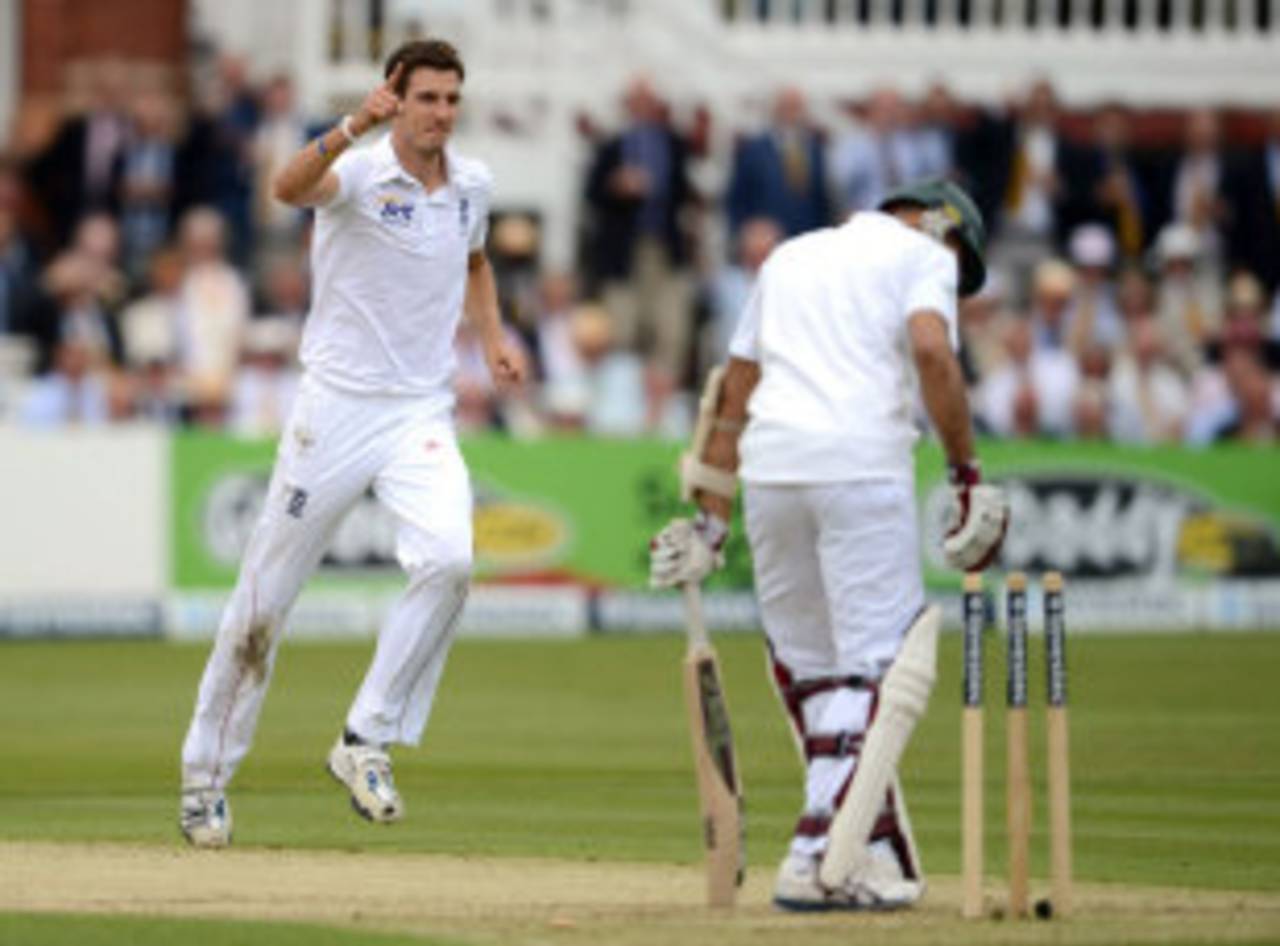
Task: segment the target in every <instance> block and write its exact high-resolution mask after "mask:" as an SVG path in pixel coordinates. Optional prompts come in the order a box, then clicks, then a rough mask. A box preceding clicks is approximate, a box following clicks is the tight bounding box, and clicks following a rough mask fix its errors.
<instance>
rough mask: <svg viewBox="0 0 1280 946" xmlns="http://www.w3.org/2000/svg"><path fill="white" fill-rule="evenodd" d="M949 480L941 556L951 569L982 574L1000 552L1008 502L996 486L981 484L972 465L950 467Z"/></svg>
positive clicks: (977, 469)
mask: <svg viewBox="0 0 1280 946" xmlns="http://www.w3.org/2000/svg"><path fill="white" fill-rule="evenodd" d="M949 479H950V481H951V491H952V496H951V506H950V507H949V508H948V510H947V528H946V535H945V537H944V538H943V540H942V551H943V554H944V555H945V556H946V559H947V564H948V565H950V566H951V567H952V568H957V569H960V570H962V571H982V570H983V569H984V568H986V567H988V566H989V565H990V564H991V563H992V562H993V561H995V558H996V556H997V555H998V554H999V553H1000V545H1001V543H1003V542H1004V534H1005V531H1006V530H1007V529H1008V528H1009V501H1008V499H1006V498H1005V495H1004V490H1002V489H1000V487H998V486H988V485H985V484H983V482H982V470H981V469H980V468H979V466H978V464H977V463H976V462H971V463H964V464H960V465H957V466H953V467H951V470H950V475H949Z"/></svg>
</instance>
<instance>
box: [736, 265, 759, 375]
mask: <svg viewBox="0 0 1280 946" xmlns="http://www.w3.org/2000/svg"><path fill="white" fill-rule="evenodd" d="M761 282H762V280H760V279H757V280H756V284H755V285H754V286H753V287H752V288H751V295H750V296H748V297H747V304H746V305H745V306H743V308H742V314H741V315H740V316H739V317H738V325H737V328H735V329H734V330H733V338H732V339H730V341H729V354H730V355H732V356H733V357H734V358H745V359H746V360H748V361H759V360H760V309H761V306H762V297H763V296H764V292H763V290H761V288H760V284H761Z"/></svg>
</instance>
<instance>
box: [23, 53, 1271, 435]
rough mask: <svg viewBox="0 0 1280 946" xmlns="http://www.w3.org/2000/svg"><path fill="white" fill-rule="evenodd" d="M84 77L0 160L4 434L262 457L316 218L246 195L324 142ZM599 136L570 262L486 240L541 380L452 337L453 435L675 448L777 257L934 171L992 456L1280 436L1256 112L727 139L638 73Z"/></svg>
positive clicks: (269, 101) (1052, 102) (290, 95)
mask: <svg viewBox="0 0 1280 946" xmlns="http://www.w3.org/2000/svg"><path fill="white" fill-rule="evenodd" d="M80 74H81V75H82V76H85V77H86V78H84V79H83V81H81V82H80V83H79V84H78V85H77V87H76V88H75V89H73V90H72V92H73V93H74V94H72V95H71V99H72V107H71V108H70V109H69V111H68V116H67V117H66V118H64V119H62V120H61V121H60V122H59V123H58V124H57V126H56V127H54V128H51V129H50V131H49V133H48V134H47V135H45V136H44V138H43V140H41V141H39V142H38V143H37V144H36V145H34V146H32V145H24V146H23V147H20V148H16V149H12V148H11V149H10V151H9V153H8V155H7V156H5V157H0V421H5V422H11V423H18V424H23V425H28V426H32V427H56V426H60V425H66V424H93V423H111V422H120V421H128V420H136V419H147V420H156V421H161V422H165V423H170V424H174V425H190V426H198V427H212V428H219V429H227V430H231V431H234V432H236V433H243V434H246V435H270V434H272V433H275V432H277V431H278V430H279V428H280V426H281V424H282V422H283V419H284V417H285V416H286V415H287V411H288V406H289V403H290V399H291V397H292V394H293V391H294V389H295V387H296V384H297V379H298V372H299V367H298V365H297V349H298V341H299V338H300V334H301V331H302V327H303V323H304V320H305V318H306V312H307V307H308V301H309V300H308V295H309V275H308V271H307V256H306V252H307V251H306V246H307V241H308V232H309V226H310V221H309V219H308V217H307V215H305V214H302V213H299V212H297V211H295V210H293V209H291V208H288V207H285V206H283V205H281V204H278V203H276V202H273V201H272V200H271V198H270V196H269V194H270V188H269V187H268V185H267V182H269V181H270V179H271V177H272V175H273V174H274V173H275V171H276V170H277V169H278V168H279V167H280V166H281V165H282V163H283V162H284V161H286V160H287V159H288V158H289V156H290V155H292V154H293V152H294V151H295V150H296V149H297V148H299V147H300V146H301V145H302V144H303V143H304V142H306V141H307V140H308V138H309V137H310V136H311V135H312V134H314V133H316V131H317V130H318V128H319V127H323V126H322V125H315V124H312V123H311V122H310V121H309V120H308V117H307V116H304V115H303V114H301V112H300V110H299V108H298V106H297V103H296V100H295V96H294V89H293V87H292V84H291V82H290V80H289V79H288V78H287V77H284V76H276V77H272V78H270V79H267V80H265V81H253V80H251V78H250V73H249V70H248V69H247V68H246V65H245V63H244V62H243V61H241V60H239V59H237V58H235V57H223V58H221V59H220V60H219V61H218V67H217V69H216V70H215V71H214V72H213V73H211V75H210V76H208V77H207V78H208V81H206V82H204V83H200V84H198V91H197V92H196V93H195V94H193V95H191V96H190V97H189V99H190V100H189V101H188V100H185V99H184V98H181V97H179V96H176V95H173V94H170V93H169V92H168V91H166V88H165V85H164V83H161V82H156V81H154V79H153V78H152V77H150V76H149V75H148V74H147V73H145V72H140V71H137V70H131V68H130V67H129V66H128V65H127V64H124V63H120V62H114V61H108V62H100V63H94V64H91V65H90V66H89V67H87V68H85V69H82V70H81V73H80ZM623 111H624V119H623V121H622V122H621V124H620V125H619V126H617V127H612V128H610V129H608V130H604V129H602V128H600V127H598V126H597V125H596V124H595V123H594V122H593V120H592V119H590V118H588V117H586V116H583V117H582V118H581V120H580V122H579V130H580V131H581V134H582V136H583V154H584V162H583V165H582V168H581V170H580V171H578V172H575V171H573V169H568V170H567V171H566V173H579V174H580V175H581V178H582V180H581V188H580V194H581V203H582V206H581V213H580V215H579V216H580V234H579V239H578V250H577V254H576V261H575V264H574V265H573V266H572V267H571V268H569V269H560V268H552V267H549V266H547V265H546V264H545V262H544V252H543V247H542V236H541V230H540V225H539V224H540V221H539V220H538V218H537V215H536V214H526V213H518V212H509V213H499V214H497V215H496V216H495V218H494V220H493V222H492V227H491V231H490V256H491V259H492V260H493V263H494V266H495V270H496V273H497V276H498V281H499V290H500V294H501V297H502V301H503V306H504V311H505V315H506V316H507V318H508V320H509V323H510V325H511V331H512V332H513V333H514V334H516V335H518V336H519V338H520V340H521V341H522V342H523V344H524V345H525V346H526V348H527V350H528V351H529V353H530V356H531V359H532V362H533V364H534V365H535V371H534V378H533V379H532V381H531V382H530V384H529V385H528V386H527V387H526V388H525V389H523V390H521V391H518V392H514V393H510V394H499V392H497V391H495V390H494V388H493V386H492V384H491V383H490V381H489V379H488V376H487V373H486V371H485V367H484V359H483V357H482V354H481V352H480V350H479V346H478V342H477V340H476V339H475V338H474V337H473V336H472V335H471V334H470V333H469V331H468V329H467V327H466V325H465V323H464V325H463V327H462V328H461V330H460V332H459V335H458V338H457V342H456V347H457V354H458V364H459V368H458V374H457V393H458V419H459V424H460V426H461V427H463V428H464V429H467V430H481V429H502V430H505V431H507V432H509V433H511V434H512V435H515V436H537V435H540V434H543V433H548V432H587V433H593V434H603V435H619V436H629V435H640V434H646V433H657V434H663V435H670V436H682V435H684V434H685V433H687V431H688V428H689V426H690V424H691V420H692V414H693V405H694V402H695V400H696V390H697V386H698V384H699V381H700V378H701V377H702V375H703V373H704V372H705V369H706V367H707V366H708V365H710V364H712V363H714V362H716V361H718V360H720V359H722V358H723V357H724V355H725V352H726V350H727V346H728V340H729V338H730V336H731V334H732V331H733V328H734V325H735V323H736V320H737V318H738V315H739V313H740V311H741V308H742V305H743V303H744V301H745V299H746V297H747V295H748V293H749V292H750V289H751V285H752V282H753V280H754V278H755V273H756V272H757V271H758V269H759V267H760V266H761V265H762V263H763V262H764V260H765V259H766V257H767V256H768V255H769V253H770V251H771V250H772V249H773V247H775V246H776V245H777V244H778V243H779V242H780V241H782V240H785V239H787V238H788V237H791V236H794V235H797V234H800V233H803V232H805V231H807V230H811V229H814V228H817V227H823V226H829V225H831V224H833V223H838V222H839V221H841V220H842V219H844V218H845V217H847V215H848V214H850V213H852V212H856V211H859V210H865V209H870V208H874V207H875V206H876V205H877V203H878V202H879V201H880V200H881V199H882V198H883V196H884V195H885V194H886V193H888V192H889V191H890V190H892V189H893V188H894V187H895V186H897V185H898V184H901V183H904V182H907V181H910V180H913V179H916V178H919V177H925V176H933V175H946V176H951V177H954V178H955V179H957V180H959V181H960V182H961V183H963V184H964V185H965V186H966V187H968V188H969V189H970V191H971V192H972V193H973V194H974V195H975V198H976V199H977V200H978V202H979V204H980V205H981V207H982V209H983V212H984V214H985V216H986V219H987V221H988V228H989V231H990V237H991V241H990V254H989V257H990V263H991V267H990V268H991V275H990V278H989V280H988V282H987V285H986V286H985V287H984V289H983V290H982V292H981V293H980V294H979V295H978V296H976V297H975V298H973V299H971V300H969V301H967V302H966V303H965V304H964V305H963V306H962V309H961V335H962V342H963V348H962V356H963V362H964V365H965V368H966V371H967V372H968V377H969V381H970V384H971V392H972V397H973V406H974V411H975V417H976V418H977V421H978V424H979V425H980V427H981V428H982V429H983V431H984V432H985V433H988V434H990V435H994V436H1001V437H1048V438H1059V439H1063V438H1090V439H1094V438H1097V439H1110V440H1115V441H1122V442H1130V443H1156V442H1186V443H1191V444H1207V443H1212V442H1216V441H1220V440H1227V439H1241V440H1250V441H1274V440H1275V439H1276V434H1277V431H1278V430H1280V422H1278V418H1280V374H1278V369H1280V292H1278V291H1277V290H1278V286H1280V107H1277V109H1276V110H1275V111H1274V112H1272V113H1270V114H1250V115H1244V116H1241V115H1232V116H1229V118H1230V121H1227V120H1226V118H1227V117H1228V116H1224V115H1223V114H1220V113H1219V112H1216V111H1213V110H1207V109H1206V110H1188V111H1186V112H1181V113H1176V114H1175V113H1150V112H1145V113H1144V112H1135V111H1133V110H1130V109H1129V108H1126V107H1125V106H1124V105H1122V104H1118V103H1117V104H1111V105H1106V106H1103V107H1100V108H1097V109H1091V110H1089V111H1088V112H1081V111H1070V112H1068V111H1064V110H1063V109H1061V108H1060V106H1059V103H1058V101H1057V99H1056V97H1055V95H1054V91H1053V89H1052V88H1051V87H1050V86H1049V85H1048V84H1047V83H1044V82H1039V83H1035V84H1033V85H1032V86H1030V87H1029V88H1027V89H1025V90H1024V91H1023V92H1022V94H1020V95H1019V96H1018V97H1017V100H1016V101H1011V102H1010V103H1008V104H1007V105H1005V106H1003V107H1000V108H990V109H987V108H979V107H976V106H973V105H968V104H965V103H960V102H957V101H955V100H954V99H953V98H952V96H951V95H950V94H949V93H948V91H947V90H946V89H945V88H944V87H942V86H935V87H934V88H932V89H930V90H929V92H928V93H927V94H926V95H924V96H923V97H921V98H920V99H919V100H916V101H909V100H907V99H905V98H904V97H903V96H902V95H900V94H899V93H898V92H897V91H895V90H894V89H891V88H884V89H880V90H878V91H876V92H875V93H874V94H872V95H870V96H869V97H867V98H866V99H865V100H863V101H859V102H855V103H850V105H849V107H848V108H842V109H840V110H839V111H838V113H837V114H838V120H828V121H826V122H819V121H818V120H816V119H815V117H814V113H813V111H812V110H811V103H809V102H807V101H806V98H805V95H804V94H803V93H802V92H801V91H800V90H798V89H794V88H785V89H781V90H778V91H777V92H776V94H775V96H774V97H773V99H772V101H771V103H770V105H769V107H768V109H767V115H766V116H765V118H764V120H763V121H761V122H760V123H759V124H760V127H758V128H755V129H741V128H722V127H720V125H719V122H720V121H721V118H720V117H718V116H715V115H712V114H711V113H710V112H709V111H708V110H707V109H705V108H697V107H694V108H692V109H691V110H690V111H689V112H688V114H687V115H684V114H683V113H682V112H678V111H677V110H676V109H674V108H672V107H671V106H670V105H669V103H667V102H666V101H664V100H663V98H662V97H661V96H660V94H659V93H658V91H657V90H656V89H655V87H654V85H653V84H652V82H651V81H650V80H649V79H647V78H646V77H643V76H638V77H636V78H635V79H634V80H633V81H632V82H631V83H630V84H629V85H628V86H627V88H626V91H625V96H624V100H623ZM478 156H479V157H483V155H478ZM501 183H502V182H501V181H500V180H499V182H498V194H497V196H498V204H499V206H501V191H502V188H501ZM851 262H852V261H851Z"/></svg>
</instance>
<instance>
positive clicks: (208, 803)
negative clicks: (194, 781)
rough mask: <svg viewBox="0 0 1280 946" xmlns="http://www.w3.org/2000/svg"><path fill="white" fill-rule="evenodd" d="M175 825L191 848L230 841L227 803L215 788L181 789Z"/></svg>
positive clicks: (214, 845) (222, 844) (229, 820)
mask: <svg viewBox="0 0 1280 946" xmlns="http://www.w3.org/2000/svg"><path fill="white" fill-rule="evenodd" d="M178 827H179V828H181V829H182V836H183V837H185V838H186V839H187V840H188V841H190V842H191V844H192V845H193V846H195V847H210V848H218V847H226V846H227V845H228V844H230V843H231V806H230V805H229V804H227V796H226V795H225V794H224V793H223V792H222V790H221V789H217V788H184V789H183V790H182V804H181V806H180V807H179V810H178Z"/></svg>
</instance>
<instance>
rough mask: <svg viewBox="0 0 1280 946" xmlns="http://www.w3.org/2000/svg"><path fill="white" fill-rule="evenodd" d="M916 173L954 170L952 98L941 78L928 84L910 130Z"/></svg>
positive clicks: (925, 174)
mask: <svg viewBox="0 0 1280 946" xmlns="http://www.w3.org/2000/svg"><path fill="white" fill-rule="evenodd" d="M911 135H912V137H913V138H914V139H915V145H914V148H913V151H914V152H915V154H916V156H917V158H916V166H915V167H914V168H913V170H914V172H915V173H916V175H917V176H918V177H952V176H954V175H955V171H956V102H955V99H954V98H953V97H952V95H951V90H950V89H948V88H947V87H946V86H945V85H943V84H942V83H941V82H935V83H934V84H933V85H931V86H929V90H928V92H926V93H925V97H924V100H923V101H921V103H920V106H919V108H918V109H917V110H916V116H915V123H914V126H913V127H912V130H911Z"/></svg>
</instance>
